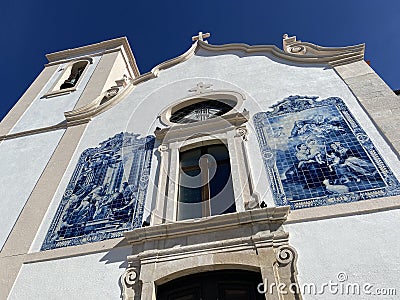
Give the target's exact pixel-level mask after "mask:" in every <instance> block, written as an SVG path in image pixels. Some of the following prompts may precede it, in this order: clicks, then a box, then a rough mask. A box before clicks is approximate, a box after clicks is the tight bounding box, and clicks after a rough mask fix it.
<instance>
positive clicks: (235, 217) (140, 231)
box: [124, 206, 289, 244]
mask: <svg viewBox="0 0 400 300" xmlns="http://www.w3.org/2000/svg"><path fill="white" fill-rule="evenodd" d="M288 214H289V207H288V206H282V207H271V208H262V209H254V210H248V211H244V212H238V213H231V214H226V215H219V216H211V217H206V218H201V219H194V220H187V221H179V222H174V223H167V224H161V225H155V226H149V227H143V228H137V229H134V230H132V231H128V232H125V233H124V236H125V238H126V240H127V241H128V243H130V244H138V243H142V242H145V241H149V240H161V239H165V238H171V237H177V236H184V235H189V234H190V235H193V234H196V233H202V234H203V233H205V232H216V231H220V230H223V229H226V228H229V229H232V228H238V227H240V226H241V225H244V224H250V223H263V224H266V223H267V224H272V223H274V224H283V223H284V222H285V221H286V219H287V217H288Z"/></svg>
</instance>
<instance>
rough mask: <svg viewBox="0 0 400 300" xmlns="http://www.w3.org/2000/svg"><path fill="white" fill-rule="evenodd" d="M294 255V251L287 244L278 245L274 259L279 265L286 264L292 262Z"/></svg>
mask: <svg viewBox="0 0 400 300" xmlns="http://www.w3.org/2000/svg"><path fill="white" fill-rule="evenodd" d="M296 256H297V254H296V251H295V250H294V249H293V248H292V247H290V246H288V245H285V246H281V247H279V248H278V251H277V252H276V260H277V261H278V263H279V265H280V266H286V265H288V264H289V263H293V262H294V261H295V258H296Z"/></svg>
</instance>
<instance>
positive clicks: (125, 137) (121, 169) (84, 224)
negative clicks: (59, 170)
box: [42, 133, 154, 250]
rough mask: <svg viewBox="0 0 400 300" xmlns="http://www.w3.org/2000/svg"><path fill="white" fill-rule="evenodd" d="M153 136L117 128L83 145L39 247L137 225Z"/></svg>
mask: <svg viewBox="0 0 400 300" xmlns="http://www.w3.org/2000/svg"><path fill="white" fill-rule="evenodd" d="M153 145H154V138H153V137H151V136H147V137H144V138H139V135H137V134H131V133H119V134H117V135H115V136H114V137H112V138H110V139H108V140H106V141H104V142H102V143H100V146H99V147H97V148H90V149H87V150H85V151H84V152H83V153H82V155H81V156H80V158H79V161H78V164H77V166H76V168H75V171H74V173H73V175H72V178H71V180H70V182H69V184H68V186H67V189H66V191H65V193H64V196H63V198H62V201H61V204H60V205H59V207H58V210H57V212H56V215H55V217H54V219H53V222H52V224H51V226H50V229H49V231H48V233H47V236H46V238H45V241H44V243H43V245H42V250H46V249H52V248H58V247H65V246H69V245H79V244H84V243H87V242H94V241H100V240H104V239H109V238H115V237H119V236H121V235H122V231H125V230H130V229H132V228H137V227H141V225H142V216H143V206H144V200H145V196H146V191H147V185H148V177H149V173H150V164H151V157H152V150H153Z"/></svg>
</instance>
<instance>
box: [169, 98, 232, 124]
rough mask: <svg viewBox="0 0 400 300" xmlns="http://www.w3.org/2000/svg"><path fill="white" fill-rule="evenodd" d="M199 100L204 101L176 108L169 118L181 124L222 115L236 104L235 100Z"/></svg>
mask: <svg viewBox="0 0 400 300" xmlns="http://www.w3.org/2000/svg"><path fill="white" fill-rule="evenodd" d="M199 100H202V101H199V102H195V103H193V104H189V105H187V106H184V107H182V108H180V109H176V110H175V111H174V112H173V113H172V114H171V117H170V119H169V120H170V121H171V122H172V123H180V124H184V123H193V122H198V121H204V120H208V119H211V118H215V117H217V116H222V115H223V114H225V113H227V112H229V111H230V110H232V108H233V107H234V106H235V104H236V103H235V102H234V101H229V100H207V99H199Z"/></svg>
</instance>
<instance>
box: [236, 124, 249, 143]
mask: <svg viewBox="0 0 400 300" xmlns="http://www.w3.org/2000/svg"><path fill="white" fill-rule="evenodd" d="M248 133H249V131H248V130H247V128H246V127H245V126H242V127H238V128H236V135H235V137H241V138H242V139H243V141H245V142H246V141H247V136H248Z"/></svg>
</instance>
